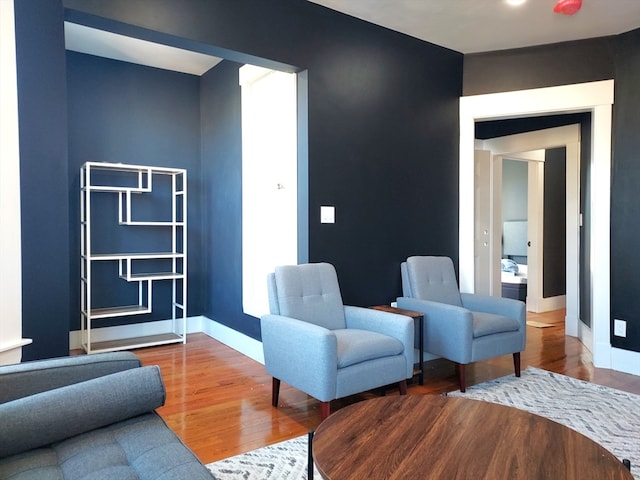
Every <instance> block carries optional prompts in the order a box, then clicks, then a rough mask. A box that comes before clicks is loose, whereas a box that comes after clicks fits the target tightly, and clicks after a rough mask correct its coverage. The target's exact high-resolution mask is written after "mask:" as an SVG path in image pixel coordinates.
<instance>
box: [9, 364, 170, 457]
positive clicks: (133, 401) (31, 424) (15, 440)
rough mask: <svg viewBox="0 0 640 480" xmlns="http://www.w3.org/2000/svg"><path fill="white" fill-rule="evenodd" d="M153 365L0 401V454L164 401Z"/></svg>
mask: <svg viewBox="0 0 640 480" xmlns="http://www.w3.org/2000/svg"><path fill="white" fill-rule="evenodd" d="M164 401H165V389H164V384H163V382H162V376H161V374H160V369H159V368H158V367H157V366H149V367H141V368H134V369H130V370H126V371H123V372H117V373H113V374H111V375H106V376H103V377H99V378H94V379H92V380H87V381H85V382H80V383H76V384H73V385H68V386H65V387H61V388H56V389H54V390H50V391H47V392H42V393H37V394H35V395H31V396H29V397H25V398H19V399H17V400H14V401H11V402H7V403H4V404H2V405H0V425H2V428H0V458H4V457H8V456H10V455H14V454H17V453H21V452H25V451H28V450H32V449H34V448H38V447H42V446H44V445H49V444H51V443H54V442H57V441H61V440H64V439H66V438H69V437H73V436H75V435H79V434H81V433H85V432H89V431H92V430H95V429H97V428H100V427H104V426H107V425H110V424H112V423H116V422H119V421H122V420H125V419H127V418H131V417H134V416H137V415H141V414H143V413H147V412H150V411H153V410H154V409H156V408H157V407H160V406H162V405H164Z"/></svg>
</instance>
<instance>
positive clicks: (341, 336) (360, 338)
mask: <svg viewBox="0 0 640 480" xmlns="http://www.w3.org/2000/svg"><path fill="white" fill-rule="evenodd" d="M333 333H334V334H335V336H336V339H337V341H338V368H344V367H348V366H349V365H355V364H356V363H361V362H366V361H367V360H373V359H374V358H382V357H389V356H393V355H400V354H401V353H402V351H403V349H404V347H403V345H402V342H401V341H400V340H397V339H395V338H393V337H389V336H388V335H382V334H381V333H377V332H371V331H368V330H357V329H351V328H350V329H341V330H334V331H333Z"/></svg>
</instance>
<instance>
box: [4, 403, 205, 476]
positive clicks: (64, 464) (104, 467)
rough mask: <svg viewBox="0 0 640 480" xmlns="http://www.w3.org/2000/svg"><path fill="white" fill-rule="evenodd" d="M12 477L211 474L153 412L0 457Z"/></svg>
mask: <svg viewBox="0 0 640 480" xmlns="http://www.w3.org/2000/svg"><path fill="white" fill-rule="evenodd" d="M0 478H10V479H11V480H27V479H29V480H31V479H38V480H89V479H91V480H102V479H104V480H107V479H116V478H117V479H118V480H151V479H156V480H174V479H176V480H177V479H185V478H189V479H209V480H210V479H211V478H212V476H211V475H210V474H209V472H208V470H207V469H206V467H205V466H204V465H202V464H201V463H200V461H199V460H198V459H197V458H196V457H195V455H194V454H193V453H192V452H191V451H190V450H189V449H188V448H187V447H186V446H185V445H184V444H183V443H182V442H181V441H180V439H179V438H178V437H177V436H176V435H175V434H174V433H173V432H172V431H171V430H170V429H169V428H168V427H167V426H166V424H165V423H164V421H163V420H162V419H161V418H160V417H159V416H158V415H157V414H156V413H154V412H152V413H147V414H144V415H140V416H137V417H133V418H130V419H128V420H125V421H122V422H119V423H115V424H112V425H109V426H107V427H104V428H100V429H97V430H93V431H91V432H88V433H84V434H81V435H77V436H75V437H72V438H69V439H67V440H64V441H61V442H57V443H53V444H51V445H48V446H46V447H42V448H38V449H34V450H30V451H27V452H23V453H20V454H17V455H13V456H10V457H6V458H3V459H0Z"/></svg>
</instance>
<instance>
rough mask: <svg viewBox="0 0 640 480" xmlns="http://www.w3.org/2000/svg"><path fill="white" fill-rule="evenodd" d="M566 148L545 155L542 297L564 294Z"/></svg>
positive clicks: (565, 276)
mask: <svg viewBox="0 0 640 480" xmlns="http://www.w3.org/2000/svg"><path fill="white" fill-rule="evenodd" d="M566 205H567V148H566V147H559V148H550V149H547V150H546V151H545V154H544V201H543V210H544V215H543V217H544V222H543V223H544V226H543V229H542V232H543V242H542V243H543V247H542V248H543V253H542V265H543V267H542V272H543V273H542V275H543V277H542V296H543V297H544V298H549V297H556V296H559V295H565V294H566V293H567V267H566V265H567V208H566Z"/></svg>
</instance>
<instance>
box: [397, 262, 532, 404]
mask: <svg viewBox="0 0 640 480" xmlns="http://www.w3.org/2000/svg"><path fill="white" fill-rule="evenodd" d="M400 268H401V275H402V293H403V295H404V296H403V297H400V298H398V307H400V308H406V309H408V310H417V311H419V312H422V313H424V321H425V325H424V349H425V351H427V352H430V353H432V354H434V355H438V356H440V357H444V358H446V359H448V360H452V361H454V362H456V364H457V368H458V380H459V383H460V391H462V392H464V391H465V387H466V380H465V365H467V364H468V363H471V362H475V361H478V360H485V359H487V358H492V357H498V356H500V355H507V354H513V363H514V367H515V373H516V376H517V377H519V376H520V352H522V351H523V350H524V348H525V345H526V332H527V329H526V312H525V305H524V303H523V302H520V301H518V300H512V299H508V298H498V297H490V296H486V295H473V294H468V293H460V291H459V290H458V283H457V281H456V276H455V271H454V269H453V262H452V261H451V259H450V258H448V257H409V258H408V259H407V261H406V262H403V263H402V264H401V266H400Z"/></svg>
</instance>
